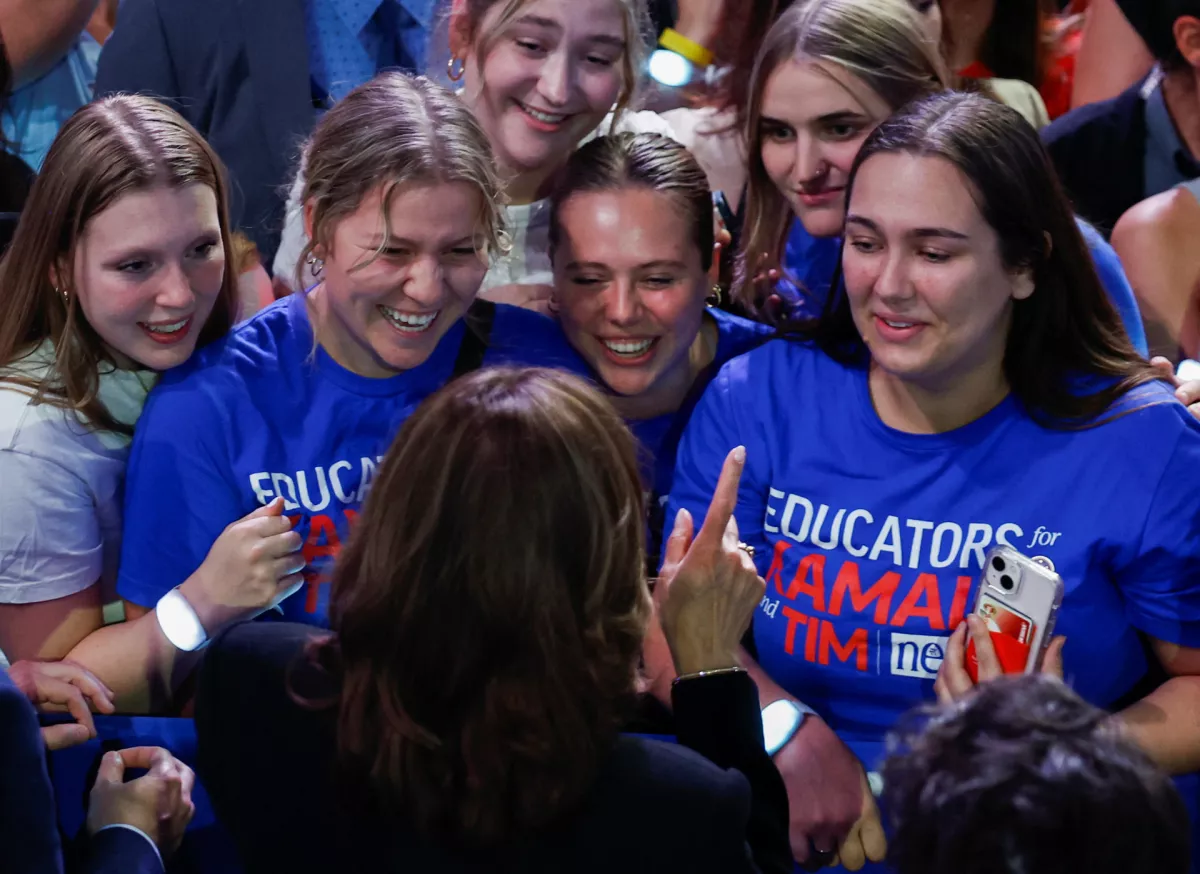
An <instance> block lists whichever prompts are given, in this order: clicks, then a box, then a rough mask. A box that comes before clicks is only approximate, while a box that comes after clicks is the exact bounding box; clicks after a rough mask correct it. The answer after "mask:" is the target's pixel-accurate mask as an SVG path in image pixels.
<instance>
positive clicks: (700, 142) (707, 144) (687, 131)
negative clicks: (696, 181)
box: [662, 106, 747, 209]
mask: <svg viewBox="0 0 1200 874" xmlns="http://www.w3.org/2000/svg"><path fill="white" fill-rule="evenodd" d="M662 117H663V119H664V120H666V122H667V123H668V124H670V125H671V129H672V130H673V131H674V132H675V139H677V140H679V142H681V143H683V144H684V145H685V146H687V148H688V151H690V152H691V153H692V154H693V155H695V157H696V161H697V163H699V164H700V166H701V167H703V168H704V174H705V175H706V176H707V177H708V185H709V187H710V188H711V189H712V190H713V191H723V192H724V193H725V197H726V198H728V200H729V202H730V203H731V204H732V206H733V208H734V209H736V208H737V204H738V201H739V199H740V198H741V196H742V189H743V188H745V187H746V172H747V171H746V162H747V159H746V144H745V142H744V141H743V139H742V131H741V128H739V127H738V126H737V113H736V112H735V111H734V110H733V109H726V110H723V111H721V112H717V110H715V109H713V108H712V107H707V106H705V107H700V108H697V109H691V108H688V107H684V108H681V109H672V110H670V111H668V112H664V113H663V114H662Z"/></svg>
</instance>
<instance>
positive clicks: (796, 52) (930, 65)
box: [733, 0, 950, 313]
mask: <svg viewBox="0 0 1200 874" xmlns="http://www.w3.org/2000/svg"><path fill="white" fill-rule="evenodd" d="M795 59H806V60H814V61H822V62H825V63H828V64H832V65H834V66H837V67H841V68H842V69H844V70H846V71H847V72H849V73H851V74H853V75H855V76H857V77H858V78H859V79H861V80H862V81H863V82H865V83H866V84H867V86H868V87H870V88H871V90H872V91H874V92H875V93H876V94H878V95H879V96H880V97H881V98H882V99H883V100H884V101H885V102H886V103H887V105H888V106H890V107H892V108H893V109H895V108H898V107H901V106H903V105H904V104H905V103H908V102H909V101H910V100H914V99H916V98H918V97H922V96H924V95H926V94H932V93H935V92H937V91H941V90H943V89H945V88H946V87H948V85H949V82H950V74H949V72H948V71H947V69H946V65H945V63H944V62H943V60H942V57H941V54H940V52H939V48H938V46H937V44H936V43H934V42H932V41H931V40H929V39H928V38H927V37H926V34H925V29H924V27H923V26H922V24H921V21H920V19H919V18H918V17H917V13H916V12H915V11H914V10H913V9H912V7H911V6H910V5H909V4H908V2H907V0H806V2H800V3H798V4H797V5H795V6H793V7H791V8H790V9H788V10H787V11H786V12H784V13H783V15H781V16H780V17H779V20H778V21H776V22H775V25H774V27H772V28H771V30H770V31H769V32H768V33H767V36H766V39H765V40H764V41H763V45H762V48H761V50H760V51H759V55H758V61H757V63H756V64H755V66H754V73H753V75H752V76H751V80H750V101H749V108H748V110H747V113H746V128H745V139H746V151H747V158H748V168H747V169H748V175H747V188H746V216H745V219H744V223H743V232H742V241H741V246H740V251H739V253H738V266H737V276H736V279H735V285H734V291H733V296H734V298H735V299H736V300H737V301H738V303H739V304H741V306H742V307H743V308H745V309H746V310H747V311H749V312H752V313H753V312H758V311H759V310H760V309H761V301H760V300H759V298H760V296H763V291H762V290H761V289H760V287H759V286H760V283H759V282H758V281H757V277H758V275H759V274H760V272H762V271H765V270H767V269H768V268H772V267H773V268H780V267H781V266H782V264H781V262H782V257H783V249H784V244H785V242H786V240H787V236H788V229H789V228H790V227H791V222H792V211H791V209H790V207H789V206H788V203H787V200H786V199H785V198H784V196H783V194H781V193H780V191H779V189H778V188H777V187H776V185H775V183H774V182H772V181H771V177H770V176H768V175H767V170H766V167H765V166H763V162H762V131H761V129H760V128H761V126H762V104H763V92H764V91H765V90H766V86H767V80H768V79H770V78H771V75H772V74H773V73H774V72H775V71H776V70H777V69H778V68H779V67H780V66H782V65H783V64H785V63H787V62H789V61H792V60H795Z"/></svg>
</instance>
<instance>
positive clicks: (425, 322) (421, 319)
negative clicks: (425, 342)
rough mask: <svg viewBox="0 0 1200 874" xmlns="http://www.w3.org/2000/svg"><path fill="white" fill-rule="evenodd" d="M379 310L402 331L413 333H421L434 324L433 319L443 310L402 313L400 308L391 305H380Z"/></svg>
mask: <svg viewBox="0 0 1200 874" xmlns="http://www.w3.org/2000/svg"><path fill="white" fill-rule="evenodd" d="M379 311H380V312H381V313H383V315H384V316H385V317H386V318H387V320H388V321H389V322H391V323H392V325H394V326H395V327H397V328H399V329H400V330H401V331H407V332H409V333H412V334H419V333H421V332H422V331H424V330H425V329H426V328H428V327H429V326H430V325H432V324H433V320H434V319H436V318H437V316H438V313H440V312H441V310H437V311H435V312H432V313H420V314H418V313H402V312H400V311H399V310H394V309H392V308H391V307H385V306H380V307H379Z"/></svg>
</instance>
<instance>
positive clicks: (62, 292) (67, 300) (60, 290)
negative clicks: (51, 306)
mask: <svg viewBox="0 0 1200 874" xmlns="http://www.w3.org/2000/svg"><path fill="white" fill-rule="evenodd" d="M54 293H55V294H58V295H62V299H63V303H70V302H71V296H70V295H69V294H67V290H66V289H65V288H59V287H58V286H57V285H56V286H54Z"/></svg>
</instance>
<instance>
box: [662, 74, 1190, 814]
mask: <svg viewBox="0 0 1200 874" xmlns="http://www.w3.org/2000/svg"><path fill="white" fill-rule="evenodd" d="M846 196H847V204H848V207H847V219H846V243H845V247H844V250H843V256H842V269H843V276H844V280H845V285H844V288H843V289H840V290H839V292H838V294H837V296H836V297H835V298H834V301H833V307H832V309H831V310H830V312H829V313H828V314H827V315H826V316H825V317H823V319H822V320H821V321H820V322H819V323H818V325H817V326H816V328H815V330H813V331H810V332H808V333H807V334H802V335H801V336H800V337H799V338H797V339H794V340H778V341H772V342H770V343H767V344H766V345H764V346H762V347H760V348H759V349H757V350H755V351H753V352H750V353H749V354H747V355H744V356H742V357H740V358H736V359H734V360H733V361H731V362H730V363H729V364H727V365H726V366H725V368H724V369H723V370H722V371H721V373H720V374H719V375H718V376H717V378H716V379H715V380H714V381H713V383H712V384H711V385H710V386H709V389H708V391H707V393H706V394H705V397H704V398H703V399H702V400H701V402H700V404H699V405H698V406H697V408H696V411H695V413H694V414H693V416H692V420H691V423H690V424H689V427H688V430H687V431H686V432H685V434H684V437H683V440H682V442H681V445H680V449H679V461H678V466H677V468H676V474H675V481H674V485H673V491H672V501H671V506H672V507H684V508H691V509H693V510H695V509H696V508H699V507H702V506H703V505H704V502H705V501H706V500H707V496H708V494H710V493H711V491H712V487H713V482H714V479H715V477H714V473H713V471H714V470H715V469H716V468H717V467H719V465H720V460H721V458H722V457H723V455H724V453H725V452H728V451H729V449H730V448H731V447H733V446H737V445H744V446H745V447H746V449H747V464H746V469H745V473H744V475H743V477H742V481H741V487H740V495H739V501H738V510H737V520H738V524H739V527H740V530H741V532H742V536H743V537H744V538H745V540H746V541H747V542H748V543H749V544H750V545H751V546H753V547H754V549H755V553H756V561H757V562H758V566H759V569H760V570H761V571H763V572H764V575H765V577H766V580H767V586H768V591H767V598H766V599H765V600H764V602H763V605H764V606H763V608H762V609H761V610H760V611H759V612H758V613H757V614H756V616H755V622H754V625H753V628H754V642H755V644H756V647H757V656H756V657H757V665H752V667H754V670H752V673H754V672H755V671H761V673H755V679H756V681H757V682H758V685H759V688H760V689H763V690H765V691H766V692H768V693H770V692H771V691H772V690H773V691H774V692H775V693H776V694H778V695H779V696H781V697H794V698H798V699H800V700H802V701H804V702H805V703H806V704H807V705H809V706H811V707H813V708H814V709H815V710H816V711H817V712H818V713H819V714H820V716H821V717H822V719H823V720H824V721H825V722H826V723H827V724H828V725H830V726H831V727H832V728H833V729H834V730H835V731H836V732H837V733H838V736H839V737H840V738H841V739H842V741H843V742H844V743H845V744H846V745H848V746H849V748H850V750H851V751H853V752H854V753H855V755H856V756H857V757H858V759H859V760H861V761H862V762H863V763H864V764H865V765H866V767H867V768H868V769H870V768H874V767H877V766H878V764H879V761H880V755H881V752H882V741H883V738H884V734H885V733H886V731H887V730H888V729H889V728H890V727H891V726H892V725H893V724H894V723H895V721H896V719H897V718H898V717H899V715H900V714H901V713H903V712H904V711H906V710H908V709H909V708H910V707H911V706H912V705H913V704H916V703H918V702H920V701H922V700H927V699H930V698H932V697H933V694H934V689H933V684H934V679H935V677H936V676H937V674H938V671H939V668H941V669H942V670H943V671H944V670H946V667H945V665H948V664H949V663H950V660H951V658H952V656H953V655H954V654H955V653H961V648H959V649H955V648H954V646H951V644H955V645H957V644H960V643H961V639H962V638H961V636H962V634H963V633H964V631H963V630H962V629H959V630H958V631H957V632H955V629H956V628H958V627H959V626H960V625H961V624H962V621H963V617H964V614H965V613H966V612H967V611H968V610H969V609H970V605H971V604H972V603H973V601H972V598H973V596H974V593H975V590H976V586H977V583H976V580H977V578H978V576H979V573H980V570H981V567H982V563H983V557H984V554H985V552H986V550H987V549H988V548H989V547H991V546H993V545H995V544H998V543H999V544H1008V545H1010V546H1012V547H1015V548H1016V549H1017V550H1019V551H1021V552H1023V553H1026V554H1027V555H1029V556H1031V557H1041V558H1042V559H1044V560H1045V561H1047V562H1050V563H1052V564H1053V566H1054V567H1055V568H1056V569H1057V571H1058V573H1059V574H1060V575H1061V576H1062V578H1063V579H1064V580H1065V581H1066V586H1067V591H1066V598H1065V600H1064V602H1063V605H1062V609H1061V611H1060V614H1059V617H1058V626H1057V631H1058V632H1059V633H1061V634H1064V635H1066V638H1067V641H1068V642H1067V644H1066V648H1065V652H1064V659H1065V668H1066V676H1068V677H1070V678H1071V680H1072V683H1073V685H1074V686H1075V688H1076V689H1077V690H1078V691H1079V693H1080V694H1081V695H1082V696H1083V697H1084V698H1086V699H1087V700H1089V701H1091V702H1092V703H1093V704H1096V705H1098V706H1102V707H1105V708H1108V709H1111V710H1113V711H1115V712H1118V713H1119V715H1118V716H1117V717H1116V718H1118V719H1120V720H1121V722H1122V724H1123V727H1124V729H1125V730H1126V731H1127V732H1128V733H1129V735H1130V736H1131V737H1132V738H1133V739H1135V740H1136V741H1137V742H1138V743H1139V744H1140V745H1141V746H1142V747H1143V748H1144V749H1145V750H1146V751H1147V752H1148V753H1149V754H1150V755H1151V757H1152V758H1154V759H1155V760H1156V761H1157V762H1158V763H1159V765H1161V766H1162V767H1163V768H1164V769H1166V770H1168V771H1170V772H1172V773H1176V774H1180V773H1184V772H1189V771H1193V770H1196V769H1197V768H1198V767H1200V734H1197V732H1196V731H1195V718H1194V713H1195V712H1196V707H1197V703H1198V702H1200V681H1198V680H1197V677H1196V676H1195V675H1196V674H1200V650H1197V649H1196V647H1200V542H1198V541H1197V538H1196V531H1197V530H1198V527H1200V503H1198V502H1197V501H1196V495H1197V493H1200V425H1198V424H1197V423H1196V422H1195V421H1194V420H1193V419H1192V418H1191V416H1189V414H1188V412H1187V410H1186V409H1185V408H1184V407H1183V406H1182V405H1181V404H1179V403H1177V402H1176V401H1175V400H1174V398H1173V397H1172V395H1171V391H1170V390H1169V389H1168V388H1167V387H1166V386H1165V385H1163V384H1161V383H1159V382H1157V381H1156V379H1155V371H1154V370H1153V369H1152V368H1151V366H1150V365H1149V364H1148V363H1147V362H1146V361H1145V360H1143V359H1141V358H1140V357H1139V356H1137V355H1135V354H1134V352H1133V349H1132V347H1131V346H1130V343H1129V340H1128V338H1127V336H1126V334H1125V333H1124V331H1123V330H1122V328H1121V322H1120V318H1119V317H1118V315H1117V312H1116V310H1115V309H1114V308H1113V306H1112V304H1111V303H1110V301H1109V299H1108V298H1107V297H1106V295H1105V293H1104V290H1103V289H1102V287H1101V285H1100V282H1099V280H1098V279H1097V277H1096V273H1095V271H1094V269H1093V268H1092V266H1091V263H1090V260H1089V258H1088V253H1087V248H1086V246H1085V244H1084V240H1083V238H1082V237H1081V235H1080V232H1079V229H1078V228H1077V226H1076V224H1075V220H1074V218H1073V216H1072V214H1071V209H1070V206H1069V204H1068V203H1067V201H1066V198H1065V197H1064V195H1063V194H1062V189H1061V187H1060V186H1059V184H1058V182H1057V180H1056V178H1055V176H1054V171H1053V168H1052V167H1051V165H1050V162H1049V159H1048V158H1047V156H1046V152H1045V150H1044V149H1043V147H1042V145H1041V143H1040V141H1039V140H1038V137H1037V134H1036V132H1035V131H1034V130H1033V128H1031V127H1030V126H1029V125H1028V124H1026V123H1025V122H1024V121H1023V120H1022V119H1021V117H1020V116H1019V115H1018V114H1017V113H1016V112H1015V111H1014V110H1012V109H1010V108H1008V107H1005V106H1002V105H1000V104H997V103H994V102H992V101H990V100H988V99H986V98H984V97H981V96H978V95H965V94H954V93H948V94H939V95H933V96H931V97H928V98H926V99H924V100H922V101H919V102H918V103H916V104H913V105H912V106H911V107H910V108H909V109H907V110H905V111H903V112H901V113H900V114H899V115H897V116H894V117H893V118H892V119H890V120H888V121H886V122H884V123H883V124H882V125H881V126H880V127H879V128H877V129H876V130H875V132H874V133H872V135H871V136H870V137H869V138H868V139H867V141H866V143H865V144H864V146H863V148H862V150H861V151H860V153H859V154H858V157H857V158H856V160H855V163H854V166H853V168H852V170H851V173H850V176H849V179H848V190H847V195H846ZM797 398H802V399H803V403H802V404H798V403H797V402H796V399H797ZM952 632H955V635H956V636H955V637H954V638H952V637H951V633H952ZM983 640H984V641H985V642H986V641H987V637H986V635H985V636H984V637H983ZM1144 641H1145V643H1146V644H1147V645H1145V646H1144V645H1143V642H1144ZM1151 652H1152V653H1153V656H1151V655H1149V653H1151ZM960 657H961V656H960ZM1164 671H1165V673H1166V674H1167V675H1169V676H1170V679H1167V680H1166V681H1165V682H1163V683H1162V684H1161V685H1158V684H1157V683H1156V682H1155V681H1156V680H1157V679H1159V678H1161V676H1162V674H1163V672H1164ZM805 731H807V728H806V727H805V725H802V726H801V728H800V733H799V734H798V738H799V739H800V740H801V741H802V740H803V733H804V732H805ZM792 746H794V744H793V745H789V747H787V748H785V749H784V753H786V754H787V755H788V756H790V755H792V754H793V752H794V751H792V750H791V747H792ZM797 754H798V752H797ZM776 764H777V765H778V766H779V768H780V771H781V772H782V773H783V776H784V778H785V781H786V780H788V779H789V776H788V775H789V771H790V769H791V768H792V767H793V763H790V762H789V761H788V760H787V759H786V756H785V755H784V754H781V755H780V756H779V757H777V758H776ZM1189 779H1190V778H1189ZM789 787H790V784H789ZM790 788H792V787H790ZM795 797H796V796H795V795H794V794H793V795H792V798H793V804H794V803H795V801H794V799H795Z"/></svg>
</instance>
